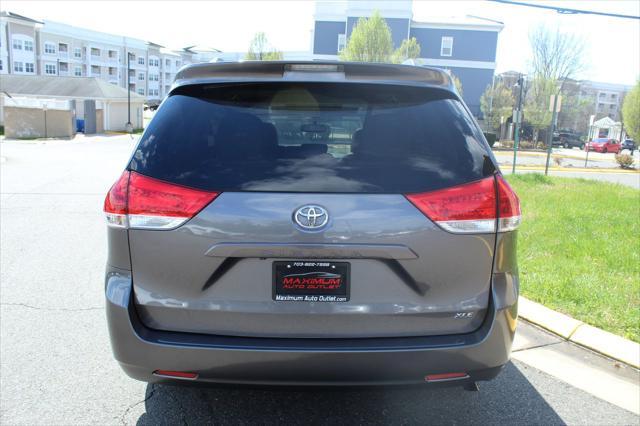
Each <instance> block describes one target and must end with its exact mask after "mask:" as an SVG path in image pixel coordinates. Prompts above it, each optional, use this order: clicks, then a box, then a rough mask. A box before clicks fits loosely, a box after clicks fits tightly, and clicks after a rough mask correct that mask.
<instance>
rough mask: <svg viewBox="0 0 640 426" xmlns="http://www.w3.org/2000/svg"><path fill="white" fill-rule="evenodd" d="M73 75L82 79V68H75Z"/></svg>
mask: <svg viewBox="0 0 640 426" xmlns="http://www.w3.org/2000/svg"><path fill="white" fill-rule="evenodd" d="M73 75H75V76H76V77H82V67H75V68H74V69H73Z"/></svg>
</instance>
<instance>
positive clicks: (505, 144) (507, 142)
mask: <svg viewBox="0 0 640 426" xmlns="http://www.w3.org/2000/svg"><path fill="white" fill-rule="evenodd" d="M500 146H501V147H502V148H513V141H512V140H510V139H509V140H502V141H500Z"/></svg>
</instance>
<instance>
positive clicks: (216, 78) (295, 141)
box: [104, 62, 520, 389]
mask: <svg viewBox="0 0 640 426" xmlns="http://www.w3.org/2000/svg"><path fill="white" fill-rule="evenodd" d="M294 125H295V126H294ZM292 127H297V128H298V129H300V132H297V133H296V132H291V131H290V129H291V128H292ZM281 128H282V129H289V131H288V132H287V134H286V136H285V135H283V134H281V133H280V129H281ZM318 132H320V133H322V135H325V136H326V138H322V139H321V140H316V139H314V138H309V137H306V135H305V133H318ZM345 133H346V134H345ZM338 141H339V142H340V143H339V144H337V143H335V142H338ZM104 212H105V215H106V220H107V225H108V241H109V250H108V261H107V265H108V266H107V270H106V285H105V293H106V300H107V318H108V327H109V334H110V338H111V343H112V348H113V353H114V356H115V358H116V359H117V360H118V361H119V363H120V365H121V366H122V368H123V369H124V371H125V372H126V373H127V374H129V375H130V376H131V377H133V378H136V379H140V380H144V381H148V382H171V381H174V382H178V381H196V382H203V383H215V382H221V383H243V384H278V385H296V384H298V385H300V384H304V385H356V384H362V385H364V384H422V385H428V384H443V383H450V382H452V383H456V384H460V385H466V386H467V387H469V388H472V389H473V388H474V387H475V382H476V381H478V380H489V379H491V378H493V377H495V376H496V375H497V374H498V373H499V372H500V370H501V369H502V367H503V366H504V365H505V364H506V363H507V362H508V361H509V354H510V348H511V344H512V341H513V337H514V333H515V327H516V318H517V300H518V287H519V286H518V272H517V271H518V267H517V262H516V235H517V232H515V231H516V230H517V228H518V226H519V224H520V206H519V201H518V197H517V196H516V194H515V193H514V191H513V190H512V189H511V187H510V186H509V184H508V183H507V182H506V180H505V179H504V177H503V176H502V174H501V173H500V171H499V169H498V165H497V163H496V162H495V160H494V157H493V155H492V153H491V149H490V147H489V146H488V144H487V142H486V141H485V139H484V137H483V135H482V132H481V130H480V128H479V127H478V126H477V124H476V121H475V120H474V119H473V118H472V116H471V114H470V112H469V109H468V108H467V107H466V106H465V104H464V103H463V101H462V100H461V99H460V97H459V96H458V95H457V93H456V90H455V87H454V85H453V84H452V81H451V79H450V77H449V76H448V74H447V73H446V72H444V71H441V70H438V69H435V68H433V69H432V68H423V67H412V66H404V65H388V64H384V65H383V64H378V65H374V64H358V63H338V62H325V63H322V62H297V63H285V62H243V63H205V64H196V65H190V66H188V67H185V68H182V69H181V70H180V71H179V72H178V73H177V76H176V80H175V83H174V85H173V86H172V90H171V92H170V93H169V95H168V97H167V98H166V99H165V100H164V101H163V103H162V105H161V106H160V108H159V109H158V111H157V113H156V114H155V116H154V117H153V119H152V120H151V122H150V124H149V126H148V127H147V128H146V130H145V132H144V134H143V135H142V137H141V139H140V141H139V143H138V145H137V147H136V148H135V151H134V153H133V155H132V157H131V160H130V161H129V163H128V165H127V167H126V169H125V170H124V171H123V173H122V175H121V177H120V178H119V179H118V180H117V182H116V183H115V184H114V185H113V187H112V188H111V189H110V191H109V192H108V194H107V196H106V199H105V203H104Z"/></svg>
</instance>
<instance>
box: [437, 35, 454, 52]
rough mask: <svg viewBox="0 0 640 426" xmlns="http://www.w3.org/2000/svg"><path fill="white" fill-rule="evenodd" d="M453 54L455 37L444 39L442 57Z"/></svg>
mask: <svg viewBox="0 0 640 426" xmlns="http://www.w3.org/2000/svg"><path fill="white" fill-rule="evenodd" d="M452 54H453V37H442V43H441V44H440V56H451V55H452Z"/></svg>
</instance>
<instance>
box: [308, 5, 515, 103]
mask: <svg viewBox="0 0 640 426" xmlns="http://www.w3.org/2000/svg"><path fill="white" fill-rule="evenodd" d="M375 11H378V12H380V15H381V16H382V17H383V18H384V19H385V21H386V23H387V25H388V26H389V29H390V30H391V38H392V40H393V45H394V48H397V47H399V46H400V45H401V43H402V40H404V39H407V38H411V37H415V38H416V40H417V41H418V43H419V44H420V47H421V50H420V57H419V58H418V59H417V60H416V61H415V64H416V65H427V66H435V67H439V68H444V69H447V70H449V71H450V72H452V73H453V74H454V75H455V76H456V77H458V78H459V79H460V82H461V83H462V87H463V98H464V100H465V102H466V103H467V105H468V106H469V109H471V111H472V112H473V114H474V115H476V116H479V115H480V114H481V112H480V97H481V96H482V93H483V92H484V91H485V89H486V88H487V86H489V85H491V81H492V79H493V75H494V71H495V68H496V50H497V46H498V34H499V33H500V31H502V28H503V27H504V25H503V24H502V23H501V22H497V21H493V20H490V19H484V18H479V17H473V16H466V17H460V18H435V17H433V18H432V19H429V20H427V21H415V20H413V1H412V0H379V1H368V2H364V1H358V0H346V1H342V2H324V1H316V10H315V16H314V18H315V19H314V21H315V23H314V29H313V37H312V46H311V50H312V54H313V58H314V59H337V58H338V54H339V52H340V51H341V50H342V49H343V48H344V47H345V46H346V44H347V40H348V39H349V36H350V35H351V32H352V31H353V28H354V27H355V25H356V24H357V22H358V19H360V18H362V17H365V18H367V17H370V16H371V15H373V13H374V12H375Z"/></svg>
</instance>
